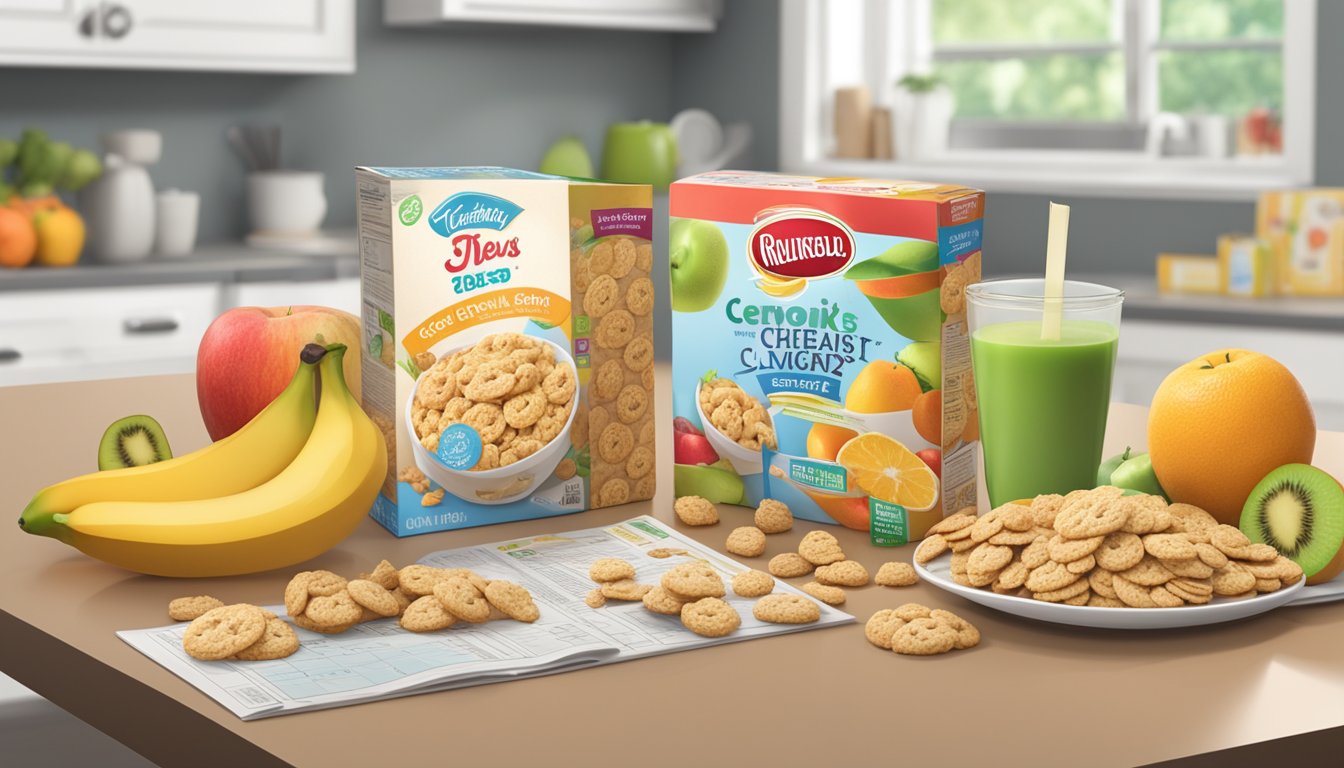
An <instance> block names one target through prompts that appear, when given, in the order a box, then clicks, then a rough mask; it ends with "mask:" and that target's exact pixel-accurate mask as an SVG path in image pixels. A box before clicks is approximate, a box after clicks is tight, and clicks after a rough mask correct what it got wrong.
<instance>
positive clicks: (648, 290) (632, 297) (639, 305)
mask: <svg viewBox="0 0 1344 768" xmlns="http://www.w3.org/2000/svg"><path fill="white" fill-rule="evenodd" d="M653 297H654V293H653V281H652V280H650V279H649V278H647V277H637V278H635V279H634V280H631V281H630V287H628V288H626V289H625V307H626V309H628V310H630V314H632V315H635V316H636V317H644V316H646V315H648V314H649V313H650V312H652V311H653Z"/></svg>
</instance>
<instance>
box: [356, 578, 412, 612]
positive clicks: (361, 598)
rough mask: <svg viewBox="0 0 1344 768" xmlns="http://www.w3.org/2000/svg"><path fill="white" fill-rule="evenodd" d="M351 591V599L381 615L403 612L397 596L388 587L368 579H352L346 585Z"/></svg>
mask: <svg viewBox="0 0 1344 768" xmlns="http://www.w3.org/2000/svg"><path fill="white" fill-rule="evenodd" d="M345 588H346V589H347V590H349V591H350V599H351V600H354V601H355V604H356V605H358V606H360V607H361V608H367V609H368V610H370V611H373V612H374V613H376V614H378V615H379V616H396V615H397V614H398V613H400V612H401V606H400V605H398V604H397V598H395V597H393V596H392V593H391V592H389V591H387V588H386V587H384V586H383V585H381V584H378V583H377V582H373V581H369V580H367V579H351V580H350V583H349V584H347V585H346V587H345Z"/></svg>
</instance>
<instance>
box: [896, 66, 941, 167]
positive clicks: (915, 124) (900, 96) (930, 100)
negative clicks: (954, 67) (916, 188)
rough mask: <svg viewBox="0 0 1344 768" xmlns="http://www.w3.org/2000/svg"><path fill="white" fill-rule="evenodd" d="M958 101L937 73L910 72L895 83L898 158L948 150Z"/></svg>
mask: <svg viewBox="0 0 1344 768" xmlns="http://www.w3.org/2000/svg"><path fill="white" fill-rule="evenodd" d="M955 108H956V100H955V99H954V98H953V97H952V91H950V90H949V89H948V88H947V85H946V84H945V83H944V82H943V79H942V78H941V77H940V76H938V75H937V74H926V75H918V74H909V75H906V76H905V77H902V78H901V79H900V80H898V81H897V82H896V99H895V108H894V110H893V112H895V114H894V115H893V122H894V123H895V133H896V136H895V143H896V159H897V160H918V159H925V158H929V157H932V156H934V155H938V154H941V153H943V152H946V151H947V136H948V132H949V130H950V128H951V125H952V112H953V111H954V110H955Z"/></svg>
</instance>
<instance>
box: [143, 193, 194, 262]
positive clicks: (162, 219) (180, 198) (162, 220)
mask: <svg viewBox="0 0 1344 768" xmlns="http://www.w3.org/2000/svg"><path fill="white" fill-rule="evenodd" d="M155 204H156V209H157V215H156V216H155V217H154V221H155V224H156V227H157V231H156V232H155V237H154V252H155V253H157V254H158V255H160V256H168V257H179V256H187V255H189V254H190V253H191V250H192V248H194V247H195V246H196V224H197V221H198V220H199V218H200V211H201V196H200V195H198V194H196V193H195V192H183V191H181V190H178V189H168V190H164V191H163V192H160V193H159V194H158V196H157V197H156V198H155Z"/></svg>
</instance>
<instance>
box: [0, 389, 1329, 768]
mask: <svg viewBox="0 0 1344 768" xmlns="http://www.w3.org/2000/svg"><path fill="white" fill-rule="evenodd" d="M667 372H668V371H667V368H666V367H665V366H660V368H659V374H660V379H659V381H660V385H661V386H662V387H663V389H662V391H663V392H667V391H668V390H667ZM194 394H195V387H194V383H193V379H192V377H191V376H190V375H175V376H160V377H146V378H139V379H120V380H112V381H99V382H76V383H66V384H54V385H46V386H42V387H13V388H9V389H4V390H0V412H3V413H4V414H5V415H6V426H7V427H8V428H9V430H10V432H11V433H12V434H19V435H24V439H23V440H7V441H3V443H2V445H3V447H0V466H2V467H4V472H5V475H4V482H3V483H0V502H2V505H3V506H4V507H5V508H8V509H10V510H11V511H12V510H16V509H19V508H21V507H22V506H23V505H24V504H25V503H26V502H27V500H28V498H29V497H30V496H31V495H32V493H34V492H35V491H36V490H38V488H39V487H40V486H43V485H46V484H48V483H51V482H54V481H57V480H60V479H62V478H65V477H67V476H69V475H71V474H74V473H77V472H83V471H88V470H90V469H92V458H91V456H92V447H93V445H94V444H95V443H96V442H97V438H98V434H99V432H100V430H101V429H102V425H103V424H106V423H108V422H110V421H111V420H113V419H114V418H116V417H118V416H121V415H123V414H126V413H137V412H149V413H152V414H153V415H154V416H155V417H156V418H158V419H159V421H160V422H161V423H162V424H163V426H164V428H165V430H166V431H167V433H168V434H169V435H170V437H171V439H172V441H173V445H174V446H175V447H178V448H179V449H181V450H186V449H189V448H193V447H196V446H199V445H202V444H203V443H204V442H205V439H206V438H205V432H204V430H203V428H202V426H201V423H200V419H199V416H198V413H197V409H196V403H195V397H194ZM658 408H659V414H658V415H659V423H660V424H668V423H670V414H669V413H668V410H669V398H666V397H664V398H661V399H660V401H659V403H658ZM1144 431H1145V410H1144V409H1143V408H1140V407H1137V406H1129V405H1118V404H1117V405H1115V406H1113V408H1112V411H1111V423H1110V430H1109V433H1108V435H1107V443H1108V445H1107V448H1106V452H1107V453H1108V454H1109V453H1114V452H1116V451H1118V450H1119V449H1120V448H1121V447H1123V446H1124V445H1126V444H1141V443H1142V441H1143V434H1144ZM670 442H671V430H670V429H669V430H663V431H662V432H661V433H660V434H659V445H658V450H659V452H660V463H659V468H658V471H659V477H658V480H659V491H658V495H657V497H656V498H655V499H654V500H653V501H652V502H641V503H634V504H629V505H626V506H623V507H618V508H615V509H608V510H601V511H597V512H589V513H584V514H580V515H574V516H568V517H558V518H551V519H547V520H536V521H527V522H519V523H512V524H508V525H500V526H494V527H489V528H477V529H471V530H466V531H458V532H450V533H436V534H428V535H424V536H418V537H412V538H406V539H396V538H393V537H392V536H390V535H389V534H387V533H386V532H385V531H384V530H383V529H382V528H380V527H379V526H378V525H376V524H375V523H373V522H372V521H365V522H364V523H363V524H362V525H361V527H360V528H359V529H358V530H357V531H356V532H355V533H354V534H353V535H352V536H351V537H350V538H349V539H347V540H346V541H345V542H343V543H342V544H341V545H339V546H338V547H336V548H335V549H333V550H332V551H330V552H328V553H326V554H324V555H323V556H321V557H320V558H317V559H316V560H314V561H312V562H311V563H308V564H306V565H305V566H304V567H305V568H329V569H332V570H335V571H337V572H340V573H347V574H349V573H354V572H356V571H359V570H364V569H367V568H368V567H370V566H372V565H373V564H374V563H376V562H377V561H378V560H379V559H380V558H384V557H386V558H388V559H390V560H392V561H393V562H395V563H397V564H406V563H410V562H412V561H413V560H415V559H417V558H419V557H421V556H423V555H425V554H427V553H429V552H431V551H434V550H438V549H445V548H449V547H459V546H466V545H471V544H478V543H484V542H490V541H499V540H504V539H509V538H513V537H521V536H528V535H534V534H537V533H541V532H547V531H550V532H557V531H565V530H571V529H575V528H584V527H591V526H597V525H604V524H609V523H613V522H616V521H619V520H622V519H625V518H627V517H631V516H634V515H638V514H642V513H648V514H652V515H654V516H656V517H658V518H660V519H662V520H665V521H672V520H673V515H672V511H671V506H672V505H671V501H672V493H671V491H672V488H671V477H670V476H671V462H670V461H669V460H668V459H669V457H670V455H671V451H670ZM1316 462H1317V464H1318V465H1319V466H1321V467H1322V468H1324V469H1326V470H1328V471H1331V472H1333V473H1334V474H1336V475H1344V434H1341V433H1322V434H1321V438H1320V440H1319V441H1318V443H1317V456H1316ZM723 512H724V521H723V523H722V524H720V525H717V526H712V527H708V528H691V529H687V528H682V530H684V531H685V532H686V533H687V534H689V535H690V536H692V537H694V538H695V539H697V540H699V541H703V542H706V543H709V544H711V545H713V546H716V547H721V546H722V544H723V538H724V536H725V535H727V533H728V531H729V530H730V529H731V528H732V527H734V526H736V525H740V524H747V523H748V521H749V520H750V516H749V514H750V513H749V512H748V511H746V510H737V509H734V508H731V507H730V508H725V509H724V510H723ZM817 527H820V526H818V525H817V524H815V523H807V522H802V521H800V522H799V523H798V524H797V525H796V526H795V528H794V530H793V531H791V532H789V533H786V534H780V535H776V536H771V537H769V540H768V550H767V553H766V555H765V556H763V557H760V558H755V559H749V560H747V562H750V563H752V564H754V565H756V566H757V567H764V564H765V562H766V560H767V558H768V557H769V556H771V555H774V554H778V553H780V552H784V551H788V550H791V549H793V548H794V547H796V545H797V543H798V540H799V539H800V538H801V537H802V535H803V534H804V533H806V532H807V531H809V530H812V529H814V528H817ZM828 529H829V530H832V531H834V532H835V533H836V534H837V536H838V537H839V538H840V540H841V543H842V545H843V546H844V548H845V551H846V552H847V553H848V554H849V555H850V556H851V557H852V558H853V559H856V560H859V561H860V562H862V563H863V564H864V565H866V566H867V567H868V568H869V570H870V571H871V570H874V569H876V567H877V566H878V565H879V564H881V563H882V562H884V561H886V560H895V559H900V560H909V558H910V556H911V552H912V550H913V547H911V546H907V547H903V548H900V549H878V548H874V547H872V546H871V545H870V544H869V543H868V540H867V535H866V534H863V533H859V532H855V531H847V530H843V529H836V528H828ZM297 570H299V568H298V567H297V566H296V567H294V568H290V569H285V570H283V571H280V572H272V573H264V574H254V575H251V576H242V577H235V578H223V579H214V580H180V581H179V580H169V579H160V578H153V577H147V576H139V575H136V574H132V573H128V572H125V571H120V570H117V569H115V568H112V567H110V566H107V565H104V564H102V563H99V562H96V561H94V560H90V559H88V558H86V557H84V556H83V555H81V554H79V553H78V552H76V551H75V550H73V549H69V548H66V547H64V546H63V545H61V544H58V543H57V542H54V541H51V540H48V539H40V538H34V537H30V536H26V535H24V534H23V533H22V532H21V531H19V530H18V528H17V527H16V526H14V525H8V526H4V527H3V528H0V583H3V584H4V589H3V590H2V591H0V637H3V638H4V641H3V642H2V643H0V671H3V672H4V673H6V674H9V675H11V676H13V677H14V678H16V679H17V680H18V681H19V682H21V683H23V684H24V685H27V686H28V687H30V688H32V689H33V690H35V691H37V692H38V693H40V694H42V695H44V696H46V697H47V698H49V699H50V700H52V701H53V702H55V703H56V704H58V705H59V706H61V707H64V708H65V709H67V710H69V711H70V712H72V713H73V714H75V715H76V716H78V717H80V718H81V719H83V720H86V721H87V722H89V723H91V724H92V725H94V726H95V727H97V728H98V729H100V730H102V731H103V732H105V733H108V734H110V735H112V736H113V737H115V738H117V739H118V740H120V741H122V742H124V743H126V744H127V745H129V746H130V747H132V748H133V749H136V750H137V751H139V752H141V753H142V754H144V755H145V756H146V757H148V758H150V759H151V760H154V761H156V762H158V763H159V764H161V765H164V766H176V765H182V766H198V765H202V764H206V763H208V764H215V765H255V766H262V765H267V766H269V765H284V764H293V765H380V764H384V763H388V762H389V761H395V762H398V763H404V764H406V765H436V764H440V763H443V762H444V761H448V762H451V763H462V764H481V765H499V764H522V763H533V762H536V763H545V764H547V765H636V764H637V765H640V766H660V765H668V766H674V765H675V766H682V765H685V764H687V763H688V762H692V763H703V764H706V765H724V764H759V765H773V766H785V765H849V764H852V765H878V764H890V763H901V764H909V765H957V766H963V765H1024V764H1028V763H1030V764H1031V765H1034V766H1077V765H1088V766H1129V765H1138V764H1147V763H1153V762H1158V761H1166V760H1172V761H1176V764H1179V765H1184V766H1214V765H1219V766H1222V765H1231V764H1236V765H1245V764H1262V763H1269V762H1270V761H1273V764H1278V765H1294V764H1299V765H1307V764H1315V761H1312V757H1319V758H1323V759H1321V760H1320V764H1322V765H1325V764H1332V763H1333V762H1335V761H1337V759H1338V749H1339V747H1340V745H1341V744H1344V706H1341V704H1340V696H1339V694H1340V691H1341V690H1344V658H1342V657H1341V652H1340V638H1341V637H1342V636H1344V604H1338V603H1336V604H1330V605H1318V606H1306V607H1293V608H1284V609H1280V610H1277V611H1274V612H1272V613H1269V614H1266V615H1264V616H1261V617H1258V618H1256V619H1253V620H1248V621H1244V622H1239V623H1233V624H1226V625H1221V626H1211V627H1201V628H1193V629H1186V630H1169V631H1153V632H1108V631H1102V630H1085V629H1074V628H1067V627H1062V626H1056V625H1051V624H1043V623H1037V622H1032V621H1028V620H1025V619H1018V618H1014V617H1011V616H1007V615H1004V614H999V613H996V612H993V611H991V610H989V609H986V608H982V607H979V606H976V605H972V604H970V603H967V602H965V601H963V600H961V599H959V598H957V597H955V596H952V595H950V594H948V593H945V592H941V591H939V590H937V589H934V588H933V587H930V586H927V585H924V584H919V585H916V586H913V587H909V588H904V589H898V590H893V589H886V588H882V587H876V586H869V587H866V588H863V589H853V590H847V591H848V594H849V601H848V603H847V604H846V605H845V606H843V609H844V610H846V611H849V612H851V613H853V614H854V615H855V616H857V617H858V618H859V620H860V621H859V623H858V624H856V625H848V626H843V627H836V628H831V629H820V630H815V631H809V632H801V633H797V634H792V635H786V636H781V637H776V638H771V639H766V640H756V641H751V642H746V643H736V644H731V645H725V646H720V647H715V648H708V649H703V650H698V651H692V652H687V653H678V654H672V655H668V656H660V657H656V658H650V659H644V660H640V661H633V662H628V663H624V664H617V665H612V666H607V667H602V668H596V669H588V670H583V671H576V672H570V673H566V674H558V675H552V676H549V677H543V678H538V679H533V680H523V681H517V682H509V683H505V684H501V685H488V686H482V687H477V688H469V689H464V690H459V691H452V692H443V693H434V694H427V695H421V696H413V697H407V698H402V699H396V700H391V701H384V702H378V703H372V704H364V705H359V706H352V707H345V708H341V709H333V710H327V711H322V712H312V713H307V714H300V715H291V716H286V717H277V718H273V719H268V720H261V721H256V722H242V721H240V720H238V719H237V718H235V717H234V716H233V715H232V714H230V713H229V712H227V711H226V710H224V709H222V708H221V707H219V706H218V705H216V704H215V703H214V702H213V701H211V700H210V699H208V698H207V697H206V696H204V695H203V694H201V693H199V692H198V691H196V690H195V689H194V688H192V687H191V686H189V685H187V684H186V683H185V682H183V681H181V680H180V679H178V678H177V677H175V676H174V675H172V674H170V673H169V672H167V671H166V670H164V669H163V668H161V667H160V666H158V665H157V664H155V663H153V662H151V661H149V660H148V659H147V658H145V657H143V656H141V655H140V654H139V653H137V652H136V651H134V650H132V649H131V648H130V646H127V645H126V644H124V643H123V642H121V641H120V640H119V639H117V637H116V636H115V635H114V634H113V633H114V631H115V630H118V629H127V628H133V627H147V626H159V625H162V624H164V623H166V621H167V618H166V615H165V610H166V606H167V603H168V600H169V599H170V598H173V597H176V596H180V595H188V594H201V593H208V594H213V595H216V596H218V597H220V598H222V599H224V600H226V601H251V602H257V603H274V602H278V601H279V600H280V597H281V593H282V591H283V588H284V585H285V583H286V582H287V580H288V578H289V576H290V575H291V574H292V573H293V572H294V571H297ZM795 581H802V580H801V579H800V580H795ZM909 601H916V602H923V603H926V604H928V605H932V606H938V607H944V608H949V609H951V610H954V611H956V612H957V613H959V614H961V615H963V616H965V617H966V618H967V619H969V620H970V621H972V622H973V623H974V624H975V625H976V626H977V627H979V629H980V631H981V633H982V634H983V638H984V639H983V641H982V642H981V644H980V645H979V646H978V647H977V648H975V649H972V650H969V651H958V652H954V653H951V654H948V655H945V656H939V657H932V658H911V657H902V656H897V655H895V654H892V653H890V652H886V651H882V650H879V649H876V648H874V647H872V646H871V645H869V644H868V643H867V642H866V641H865V640H864V637H863V625H862V622H863V621H864V620H866V619H867V617H868V616H869V615H871V614H872V613H873V612H874V611H875V610H877V609H879V608H883V607H895V606H896V605H899V604H901V603H904V602H909ZM1332 750H1333V751H1332ZM207 756H208V757H207ZM202 761H205V762H204V763H203V762H202ZM244 761H245V762H244Z"/></svg>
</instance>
